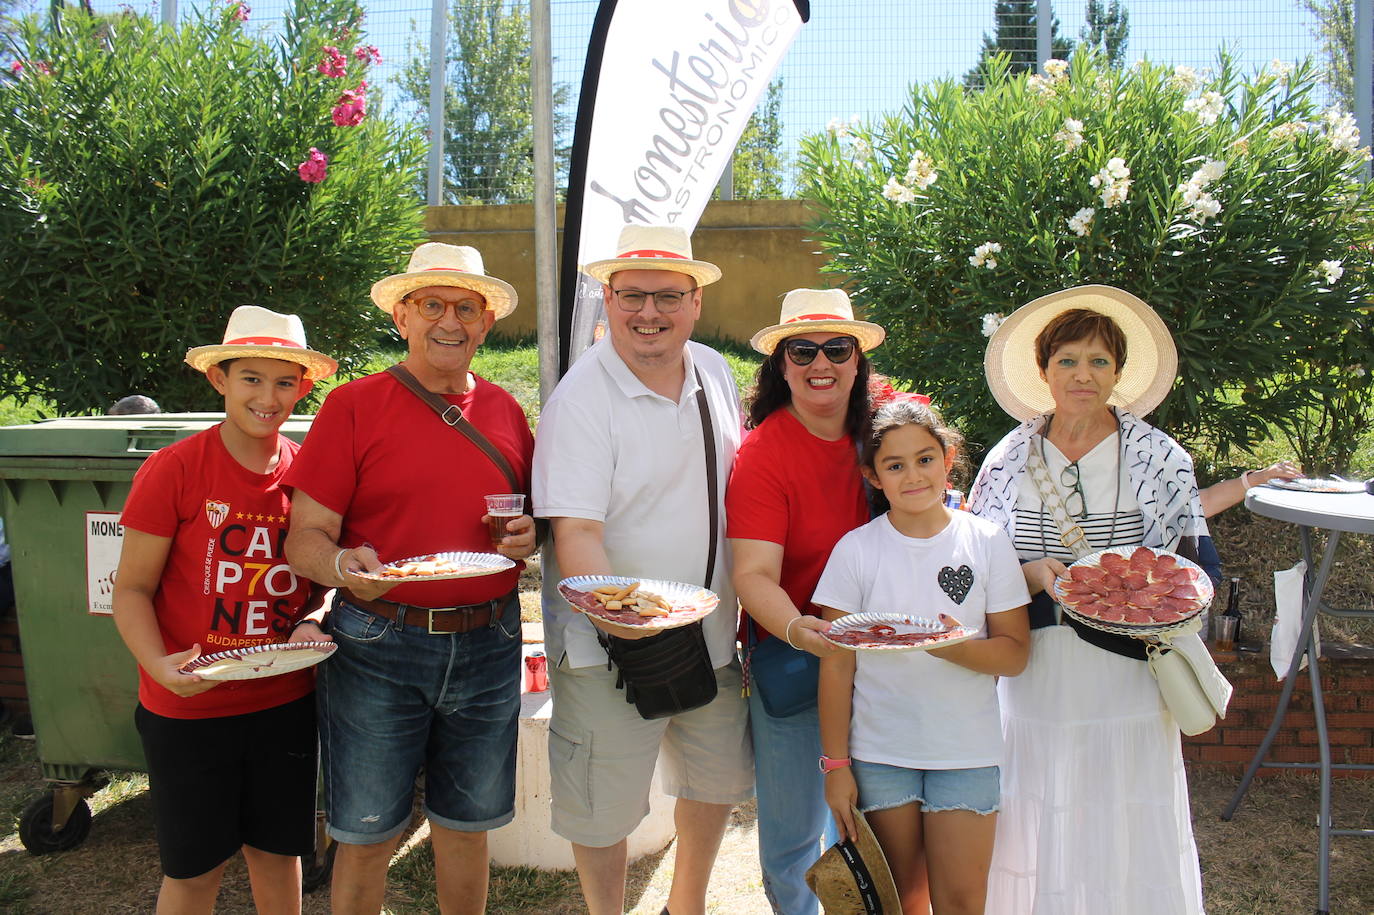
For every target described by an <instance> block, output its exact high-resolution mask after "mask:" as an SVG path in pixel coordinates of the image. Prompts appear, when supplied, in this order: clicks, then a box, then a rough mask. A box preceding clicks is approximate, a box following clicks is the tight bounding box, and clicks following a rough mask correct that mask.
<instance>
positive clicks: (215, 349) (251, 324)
mask: <svg viewBox="0 0 1374 915" xmlns="http://www.w3.org/2000/svg"><path fill="white" fill-rule="evenodd" d="M226 359H282V360H285V361H286V362H296V363H299V364H300V365H303V366H305V377H306V379H308V380H310V381H319V380H320V379H321V378H328V377H329V376H330V375H333V374H334V373H335V372H336V371H338V368H339V363H337V362H335V361H334V360H333V359H330V358H329V357H328V356H326V355H325V354H324V353H317V352H315V351H314V350H313V349H306V347H305V325H303V324H301V319H300V318H298V317H296V316H295V315H279V314H277V313H276V312H275V311H269V310H267V309H266V308H259V307H258V306H257V305H240V306H239V307H238V308H235V309H234V313H233V314H231V315H230V316H229V323H228V324H227V325H226V326H225V328H224V342H223V343H212V344H210V345H209V346H196V347H192V348H191V349H188V350H187V351H186V364H187V365H189V366H191V368H193V369H195V370H196V371H197V372H204V371H206V370H207V369H209V368H210V366H212V365H218V364H219V363H221V362H223V361H224V360H226Z"/></svg>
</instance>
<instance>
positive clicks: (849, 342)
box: [782, 337, 859, 365]
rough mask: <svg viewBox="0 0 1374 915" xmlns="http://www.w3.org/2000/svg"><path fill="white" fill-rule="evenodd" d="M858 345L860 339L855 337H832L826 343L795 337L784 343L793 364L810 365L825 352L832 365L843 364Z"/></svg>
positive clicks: (784, 348) (783, 346) (784, 349)
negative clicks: (818, 355) (817, 356)
mask: <svg viewBox="0 0 1374 915" xmlns="http://www.w3.org/2000/svg"><path fill="white" fill-rule="evenodd" d="M858 345H859V341H858V340H855V339H854V338H853V337H831V338H830V339H829V340H827V341H825V342H824V343H813V342H812V341H810V340H801V339H798V338H793V339H791V340H788V341H786V342H785V343H783V345H782V348H783V351H784V352H786V353H787V358H788V359H791V360H792V364H793V365H810V364H811V363H812V362H814V361H815V359H816V354H817V353H825V358H827V359H829V360H830V362H831V364H832V365H842V364H844V363H846V362H848V361H849V360H850V358H851V357H852V356H853V355H854V348H855V347H856V346H858Z"/></svg>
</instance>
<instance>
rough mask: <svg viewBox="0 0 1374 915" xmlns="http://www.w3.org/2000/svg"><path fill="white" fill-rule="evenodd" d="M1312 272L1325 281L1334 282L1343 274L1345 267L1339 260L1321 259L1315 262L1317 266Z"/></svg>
mask: <svg viewBox="0 0 1374 915" xmlns="http://www.w3.org/2000/svg"><path fill="white" fill-rule="evenodd" d="M1312 272H1313V273H1315V274H1317V276H1319V277H1321V278H1322V279H1324V280H1326V282H1328V283H1334V282H1336V281H1337V280H1338V279H1340V278H1341V277H1342V276H1343V275H1345V268H1344V267H1342V266H1341V262H1340V261H1322V262H1321V263H1319V264H1317V268H1316V269H1315V270H1313V271H1312Z"/></svg>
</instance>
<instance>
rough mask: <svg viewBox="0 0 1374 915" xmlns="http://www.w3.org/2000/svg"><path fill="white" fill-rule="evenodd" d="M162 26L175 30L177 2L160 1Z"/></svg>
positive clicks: (175, 0)
mask: <svg viewBox="0 0 1374 915" xmlns="http://www.w3.org/2000/svg"><path fill="white" fill-rule="evenodd" d="M162 24H163V25H169V26H171V27H172V28H176V25H177V0H162Z"/></svg>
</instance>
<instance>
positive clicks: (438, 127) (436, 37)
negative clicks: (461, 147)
mask: <svg viewBox="0 0 1374 915" xmlns="http://www.w3.org/2000/svg"><path fill="white" fill-rule="evenodd" d="M445 2H446V0H432V3H433V6H432V7H431V9H430V14H429V181H428V182H427V185H426V193H425V199H426V200H427V201H428V202H429V205H430V206H432V207H437V206H442V205H443V203H444V80H445V77H446V76H447V71H448V67H447V66H446V61H445V57H446V50H445V47H444V40H445V38H447V36H448V15H447V14H448V9H447V8H446V7H445V6H444V4H445Z"/></svg>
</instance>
